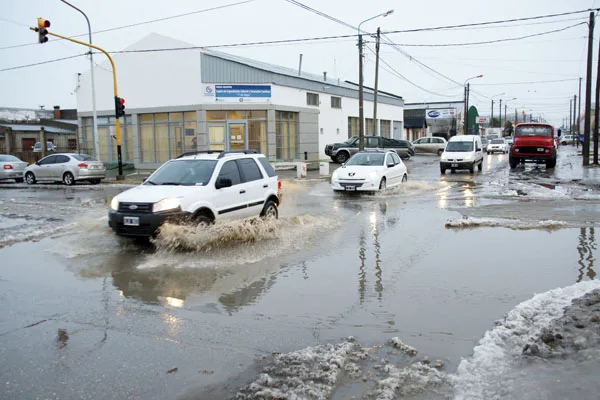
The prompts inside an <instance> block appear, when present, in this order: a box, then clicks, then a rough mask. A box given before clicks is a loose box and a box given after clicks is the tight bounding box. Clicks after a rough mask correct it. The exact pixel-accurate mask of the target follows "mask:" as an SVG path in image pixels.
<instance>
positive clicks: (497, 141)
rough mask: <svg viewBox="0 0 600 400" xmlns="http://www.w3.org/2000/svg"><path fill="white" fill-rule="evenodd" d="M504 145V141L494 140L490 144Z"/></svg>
mask: <svg viewBox="0 0 600 400" xmlns="http://www.w3.org/2000/svg"><path fill="white" fill-rule="evenodd" d="M502 143H504V139H494V140H492V144H502Z"/></svg>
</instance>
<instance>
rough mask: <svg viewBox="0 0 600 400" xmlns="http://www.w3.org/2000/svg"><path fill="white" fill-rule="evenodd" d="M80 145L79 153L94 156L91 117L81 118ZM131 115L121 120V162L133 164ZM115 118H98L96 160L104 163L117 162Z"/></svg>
mask: <svg viewBox="0 0 600 400" xmlns="http://www.w3.org/2000/svg"><path fill="white" fill-rule="evenodd" d="M82 124H83V126H82V130H81V131H82V134H81V143H79V152H80V153H83V154H89V155H93V154H94V128H93V125H94V122H93V118H92V117H85V118H82ZM131 124H132V121H131V115H126V116H125V118H122V119H121V145H122V148H121V151H122V153H121V155H122V157H123V161H125V162H133V128H132V125H131ZM115 135H116V122H115V117H98V145H99V148H98V158H99V159H100V160H101V161H105V162H109V163H110V162H117V161H118V160H117V159H118V157H117V141H116V140H115Z"/></svg>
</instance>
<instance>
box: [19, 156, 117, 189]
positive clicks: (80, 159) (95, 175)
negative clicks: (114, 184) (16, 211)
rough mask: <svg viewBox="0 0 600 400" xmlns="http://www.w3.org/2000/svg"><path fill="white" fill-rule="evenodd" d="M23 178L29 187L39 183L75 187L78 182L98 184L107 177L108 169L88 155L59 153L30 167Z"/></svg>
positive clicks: (26, 169)
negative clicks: (58, 183) (47, 182)
mask: <svg viewBox="0 0 600 400" xmlns="http://www.w3.org/2000/svg"><path fill="white" fill-rule="evenodd" d="M23 177H24V178H25V182H27V183H28V184H29V185H33V184H34V183H36V182H37V181H54V182H62V183H64V184H65V185H73V184H74V183H75V182H76V181H89V182H91V183H93V184H97V183H100V181H101V180H102V179H104V178H105V177H106V167H105V166H104V163H103V162H101V161H97V160H95V159H94V158H92V157H90V156H88V155H87V154H76V153H59V154H52V155H49V156H47V157H44V158H42V159H41V160H39V161H38V162H36V163H35V164H31V165H30V166H28V167H27V168H25V172H24V175H23Z"/></svg>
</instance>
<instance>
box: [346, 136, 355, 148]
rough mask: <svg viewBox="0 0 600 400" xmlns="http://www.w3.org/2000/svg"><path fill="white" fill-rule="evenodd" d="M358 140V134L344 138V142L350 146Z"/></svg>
mask: <svg viewBox="0 0 600 400" xmlns="http://www.w3.org/2000/svg"><path fill="white" fill-rule="evenodd" d="M357 140H358V136H352V137H351V138H350V139H348V140H346V141H345V142H344V143H345V144H348V145H350V146H352V145H353V144H354V143H356V141H357Z"/></svg>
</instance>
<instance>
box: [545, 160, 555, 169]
mask: <svg viewBox="0 0 600 400" xmlns="http://www.w3.org/2000/svg"><path fill="white" fill-rule="evenodd" d="M554 167H556V158H552V159H550V160H548V161H547V162H546V169H552V168H554Z"/></svg>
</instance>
